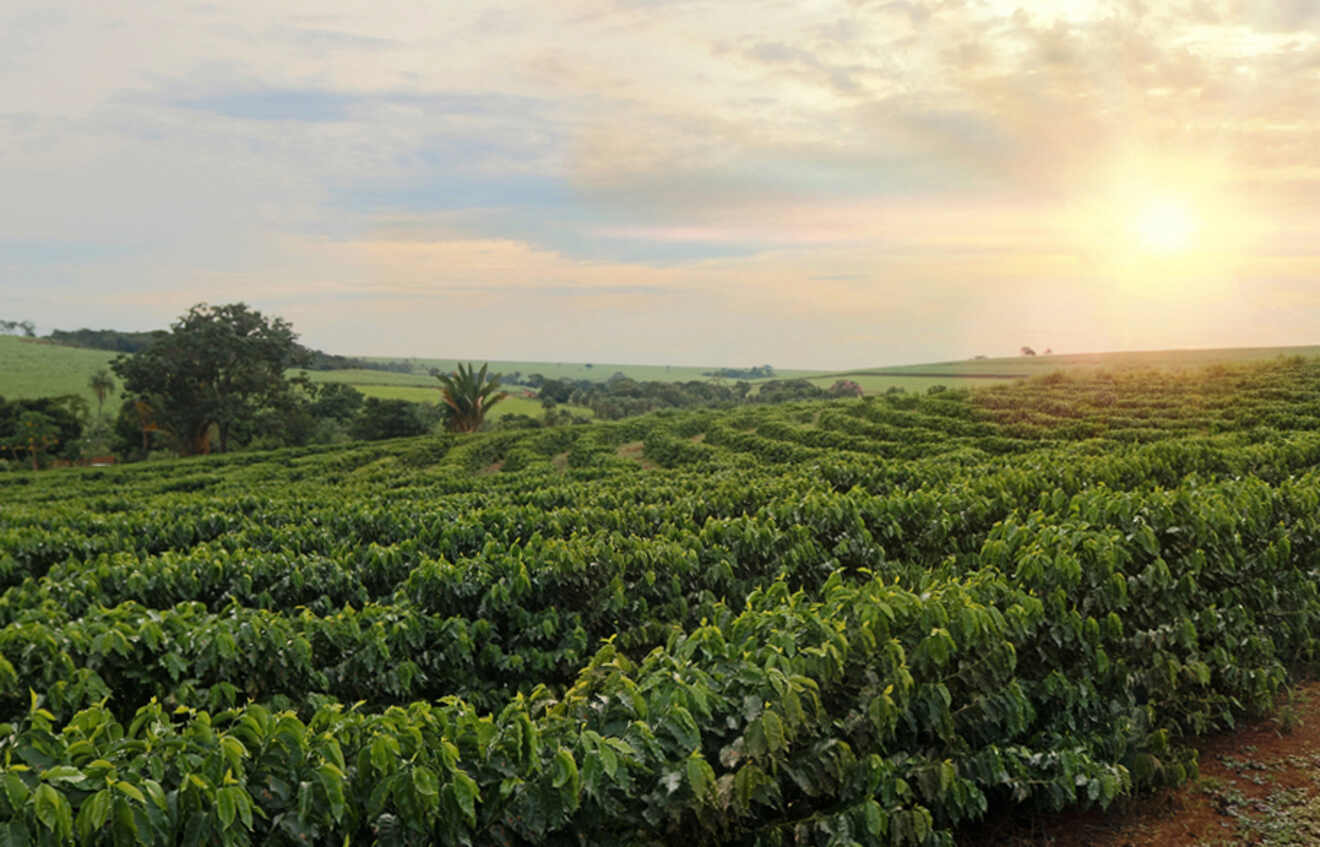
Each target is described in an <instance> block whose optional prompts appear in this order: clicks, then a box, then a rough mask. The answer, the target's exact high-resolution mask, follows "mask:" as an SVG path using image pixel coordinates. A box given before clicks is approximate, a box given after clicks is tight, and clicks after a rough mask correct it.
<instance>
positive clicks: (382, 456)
mask: <svg viewBox="0 0 1320 847" xmlns="http://www.w3.org/2000/svg"><path fill="white" fill-rule="evenodd" d="M1318 429H1320V365H1317V364H1315V363H1312V362H1304V361H1299V360H1298V361H1292V360H1290V361H1280V362H1278V363H1275V364H1272V365H1270V366H1268V367H1262V368H1253V369H1249V370H1220V371H1215V372H1209V373H1205V374H1198V375H1195V376H1175V375H1168V374H1153V373H1152V374H1127V375H1106V374H1100V375H1096V376H1093V377H1087V378H1083V379H1064V378H1052V379H1046V380H1039V381H1034V382H1031V383H1027V384H1024V385H1019V386H1014V387H1010V388H1005V389H992V390H988V391H984V392H979V393H977V394H975V395H968V394H965V393H961V392H954V391H946V392H942V393H939V394H935V395H931V396H929V397H921V398H918V397H914V396H907V395H896V396H892V397H884V398H875V399H871V398H864V399H856V400H836V401H832V402H803V403H795V404H789V405H783V406H743V407H738V408H735V409H731V410H726V411H714V410H702V411H695V412H682V413H667V414H657V415H652V416H648V417H645V418H640V419H633V420H628V421H624V422H620V423H610V424H596V425H592V426H579V427H563V428H557V429H539V430H530V431H525V432H494V433H486V434H477V435H466V436H460V435H445V436H440V437H426V438H415V439H403V440H398V441H390V442H378V443H373V444H370V445H356V446H350V447H337V448H303V449H295V450H282V451H275V452H272V453H268V454H231V455H226V456H212V457H203V458H197V459H190V460H182V461H175V462H164V463H149V464H146V465H139V466H130V467H118V468H109V469H98V470H70V471H65V472H60V473H58V474H45V475H41V476H36V475H16V474H15V475H9V476H8V477H4V478H0V510H2V511H0V514H3V516H4V517H3V524H2V525H0V588H3V594H2V595H0V722H2V723H0V841H3V840H5V839H8V840H9V841H11V842H13V843H46V844H62V843H79V844H112V843H113V844H120V843H122V844H130V843H140V842H147V843H160V844H167V843H169V844H172V843H197V844H200V843H216V842H220V843H226V844H245V843H274V844H303V843H317V844H331V843H333V844H341V843H345V840H346V839H348V840H349V842H351V843H380V844H432V843H449V844H464V843H466V844H480V845H511V844H674V843H688V844H692V845H703V844H742V845H762V844H764V845H773V844H822V845H826V844H828V845H836V844H837V845H850V844H856V843H860V844H890V845H934V844H951V843H954V841H955V839H956V833H957V832H958V831H959V828H960V827H962V826H966V825H968V824H969V823H971V822H975V821H976V820H978V819H980V818H981V817H982V816H984V815H985V814H986V812H987V810H989V809H991V808H1000V807H1007V806H1010V805H1014V804H1025V805H1027V806H1030V807H1033V808H1040V809H1059V808H1063V807H1066V806H1072V805H1078V804H1081V805H1086V804H1100V805H1105V804H1108V803H1109V802H1111V801H1112V800H1113V799H1114V798H1115V797H1117V796H1119V795H1121V794H1124V793H1126V792H1129V791H1131V790H1134V789H1137V788H1141V787H1148V786H1154V785H1161V784H1166V783H1171V782H1177V781H1180V780H1182V779H1184V778H1186V777H1187V776H1189V775H1190V774H1193V773H1195V769H1196V761H1195V757H1194V755H1193V754H1192V753H1191V752H1189V750H1188V749H1187V748H1186V747H1184V746H1182V745H1181V744H1180V743H1179V739H1181V738H1183V737H1185V736H1187V735H1191V734H1196V733H1203V732H1207V731H1211V730H1215V729H1221V728H1225V727H1229V726H1232V725H1233V724H1234V723H1235V722H1236V721H1238V720H1239V719H1240V718H1242V717H1243V716H1244V715H1248V714H1253V713H1259V712H1261V711H1263V710H1266V709H1268V708H1269V707H1270V706H1271V704H1272V702H1273V698H1274V696H1275V695H1276V694H1277V692H1278V691H1279V690H1280V687H1281V686H1282V685H1284V684H1285V682H1286V681H1287V680H1288V679H1289V676H1290V674H1292V673H1294V672H1295V671H1296V670H1298V669H1299V668H1302V667H1304V666H1306V665H1307V664H1309V663H1312V662H1313V661H1314V659H1315V656H1316V650H1317V647H1320V641H1317V635H1320V591H1318V590H1317V585H1320V583H1318V582H1317V576H1320V574H1318V573H1317V567H1318V565H1320V432H1318V431H1317V430H1318Z"/></svg>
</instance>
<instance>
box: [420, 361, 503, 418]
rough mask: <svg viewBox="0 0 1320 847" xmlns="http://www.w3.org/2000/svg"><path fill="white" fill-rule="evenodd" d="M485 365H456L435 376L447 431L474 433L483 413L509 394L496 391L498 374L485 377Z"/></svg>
mask: <svg viewBox="0 0 1320 847" xmlns="http://www.w3.org/2000/svg"><path fill="white" fill-rule="evenodd" d="M489 367H490V365H489V364H484V365H482V366H481V370H480V371H478V370H477V367H476V365H473V364H468V365H466V366H465V365H464V364H463V363H462V362H459V363H458V369H457V370H455V371H453V372H452V373H447V374H443V373H438V372H434V371H433V373H435V378H436V379H438V380H440V399H441V400H442V401H443V402H444V404H445V426H446V427H447V428H448V429H449V430H450V431H451V432H476V431H477V430H479V429H481V425H482V423H484V422H485V420H486V412H488V411H490V408H491V407H492V406H494V405H495V404H496V403H498V402H500V401H501V400H503V399H504V398H505V397H508V396H509V395H508V394H507V393H506V392H504V391H500V377H499V375H498V374H495V375H492V376H491V377H490V378H487V377H486V369H487V368H489Z"/></svg>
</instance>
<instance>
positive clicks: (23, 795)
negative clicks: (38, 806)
mask: <svg viewBox="0 0 1320 847" xmlns="http://www.w3.org/2000/svg"><path fill="white" fill-rule="evenodd" d="M3 779H4V785H5V794H6V795H7V796H8V797H9V805H10V806H13V807H14V808H15V809H19V808H22V807H23V804H24V803H26V802H27V798H28V794H30V793H31V791H29V790H28V787H27V785H25V784H24V783H23V780H21V779H19V778H18V774H16V773H7V774H5V775H4V777H3Z"/></svg>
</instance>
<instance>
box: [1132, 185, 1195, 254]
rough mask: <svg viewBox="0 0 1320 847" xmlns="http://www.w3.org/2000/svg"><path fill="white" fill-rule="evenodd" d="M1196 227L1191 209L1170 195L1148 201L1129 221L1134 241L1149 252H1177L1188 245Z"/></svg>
mask: <svg viewBox="0 0 1320 847" xmlns="http://www.w3.org/2000/svg"><path fill="white" fill-rule="evenodd" d="M1198 228H1199V226H1198V223H1197V220H1196V217H1195V216H1194V215H1193V214H1192V212H1191V210H1189V209H1188V208H1187V206H1186V205H1184V204H1182V203H1180V202H1178V201H1177V200H1174V199H1170V198H1160V199H1157V200H1152V201H1150V202H1149V203H1147V204H1146V205H1145V206H1143V207H1142V208H1141V209H1140V210H1139V211H1138V212H1137V214H1136V217H1135V218H1134V219H1133V221H1132V230H1133V233H1134V234H1135V235H1136V238H1137V242H1138V243H1139V244H1140V245H1141V247H1142V249H1144V250H1146V251H1148V252H1151V253H1176V252H1178V251H1180V250H1185V249H1187V248H1188V247H1190V246H1191V243H1192V239H1193V238H1194V237H1195V236H1196V231H1197V229H1198Z"/></svg>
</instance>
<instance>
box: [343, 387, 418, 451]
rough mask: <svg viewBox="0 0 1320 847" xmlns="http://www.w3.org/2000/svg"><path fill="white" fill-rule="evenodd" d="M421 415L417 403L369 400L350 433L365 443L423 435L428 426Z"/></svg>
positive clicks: (376, 398) (363, 405) (374, 398)
mask: <svg viewBox="0 0 1320 847" xmlns="http://www.w3.org/2000/svg"><path fill="white" fill-rule="evenodd" d="M422 411H423V409H422V408H421V404H420V403H409V402H408V401H407V400H382V399H381V398H379V397H368V398H367V399H366V402H364V403H363V404H362V411H361V412H360V413H359V414H358V416H357V419H356V420H355V421H353V426H352V428H351V429H350V430H349V433H350V434H351V435H352V436H353V437H354V438H360V439H363V440H364V441H379V440H381V439H384V438H406V437H408V436H414V435H425V434H426V433H427V431H428V430H429V429H430V425H428V424H427V422H426V421H425V420H424V419H423V418H422V415H421V413H422Z"/></svg>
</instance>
